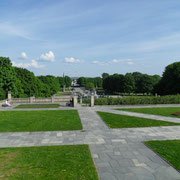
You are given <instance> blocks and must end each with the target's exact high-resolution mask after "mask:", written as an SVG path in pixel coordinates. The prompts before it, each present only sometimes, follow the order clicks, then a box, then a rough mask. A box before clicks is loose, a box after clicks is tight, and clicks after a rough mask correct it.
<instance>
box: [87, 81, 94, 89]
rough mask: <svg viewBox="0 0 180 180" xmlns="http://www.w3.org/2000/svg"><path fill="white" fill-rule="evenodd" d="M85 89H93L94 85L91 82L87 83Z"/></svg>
mask: <svg viewBox="0 0 180 180" xmlns="http://www.w3.org/2000/svg"><path fill="white" fill-rule="evenodd" d="M86 89H94V84H93V83H91V82H88V83H87V84H86Z"/></svg>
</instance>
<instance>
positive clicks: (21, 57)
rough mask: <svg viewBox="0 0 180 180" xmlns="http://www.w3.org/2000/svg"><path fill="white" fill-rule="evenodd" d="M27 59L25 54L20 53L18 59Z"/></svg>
mask: <svg viewBox="0 0 180 180" xmlns="http://www.w3.org/2000/svg"><path fill="white" fill-rule="evenodd" d="M27 58H28V56H27V54H26V53H25V52H22V53H21V56H20V57H19V59H27Z"/></svg>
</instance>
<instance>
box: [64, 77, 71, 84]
mask: <svg viewBox="0 0 180 180" xmlns="http://www.w3.org/2000/svg"><path fill="white" fill-rule="evenodd" d="M64 83H65V85H66V87H70V86H71V84H72V79H71V78H70V77H68V76H65V77H64Z"/></svg>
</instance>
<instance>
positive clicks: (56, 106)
mask: <svg viewBox="0 0 180 180" xmlns="http://www.w3.org/2000/svg"><path fill="white" fill-rule="evenodd" d="M59 106H60V105H59V104H20V105H19V106H16V107H15V108H14V109H26V108H58V107H59Z"/></svg>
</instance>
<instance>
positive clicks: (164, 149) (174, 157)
mask: <svg viewBox="0 0 180 180" xmlns="http://www.w3.org/2000/svg"><path fill="white" fill-rule="evenodd" d="M145 144H146V145H148V146H149V147H150V148H152V149H153V150H154V151H155V152H157V153H158V154H159V155H161V156H162V157H163V158H164V159H166V160H167V161H168V162H169V163H171V164H172V165H173V166H174V167H176V168H177V169H178V170H180V140H166V141H147V142H145Z"/></svg>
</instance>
